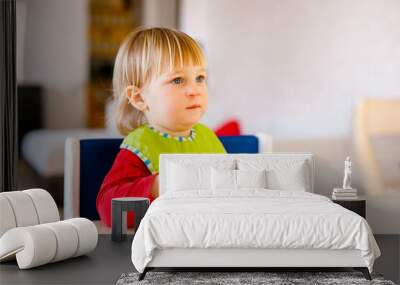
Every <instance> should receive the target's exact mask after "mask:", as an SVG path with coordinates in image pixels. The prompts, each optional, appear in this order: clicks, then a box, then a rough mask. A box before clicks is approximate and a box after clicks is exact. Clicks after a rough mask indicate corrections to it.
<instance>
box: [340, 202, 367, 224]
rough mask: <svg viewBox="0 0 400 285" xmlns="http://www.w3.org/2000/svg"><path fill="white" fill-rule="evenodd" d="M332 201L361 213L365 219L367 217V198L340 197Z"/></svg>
mask: <svg viewBox="0 0 400 285" xmlns="http://www.w3.org/2000/svg"><path fill="white" fill-rule="evenodd" d="M332 202H334V203H336V204H339V205H340V206H342V207H344V208H346V209H348V210H350V211H353V212H354V213H356V214H359V215H360V216H361V217H363V218H364V219H365V218H366V206H367V205H366V204H367V201H366V199H365V198H362V197H360V198H358V199H354V200H339V199H332Z"/></svg>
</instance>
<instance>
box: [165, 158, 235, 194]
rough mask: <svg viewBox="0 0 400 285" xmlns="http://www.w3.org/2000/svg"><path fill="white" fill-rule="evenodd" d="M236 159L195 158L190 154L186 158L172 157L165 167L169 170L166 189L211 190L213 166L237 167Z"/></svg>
mask: <svg viewBox="0 0 400 285" xmlns="http://www.w3.org/2000/svg"><path fill="white" fill-rule="evenodd" d="M235 166H236V161H235V160H234V159H226V158H223V159H215V160H214V159H213V160H210V159H208V158H206V157H204V158H199V156H198V154H197V155H196V158H195V159H191V158H190V155H185V158H181V159H173V160H172V159H171V160H169V161H167V163H166V165H165V167H166V168H165V169H166V172H167V175H166V179H165V183H166V185H165V186H166V191H167V192H168V191H185V190H194V189H195V190H199V189H200V190H209V191H210V190H211V168H212V167H213V168H216V169H235Z"/></svg>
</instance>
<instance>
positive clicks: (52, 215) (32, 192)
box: [22, 188, 60, 224]
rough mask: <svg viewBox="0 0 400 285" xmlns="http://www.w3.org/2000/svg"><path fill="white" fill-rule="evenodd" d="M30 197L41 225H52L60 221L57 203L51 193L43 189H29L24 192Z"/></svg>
mask: <svg viewBox="0 0 400 285" xmlns="http://www.w3.org/2000/svg"><path fill="white" fill-rule="evenodd" d="M22 192H23V193H26V194H28V195H29V196H30V198H31V199H32V201H33V204H34V206H35V208H36V213H37V215H38V218H39V224H44V223H51V222H56V221H59V220H60V214H59V213H58V208H57V205H56V202H55V201H54V199H53V197H52V196H51V195H50V193H49V192H47V191H45V190H43V189H39V188H37V189H28V190H24V191H22Z"/></svg>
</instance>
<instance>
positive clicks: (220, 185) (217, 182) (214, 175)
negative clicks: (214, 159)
mask: <svg viewBox="0 0 400 285" xmlns="http://www.w3.org/2000/svg"><path fill="white" fill-rule="evenodd" d="M211 189H213V190H218V189H229V190H236V170H233V169H216V168H214V167H213V168H212V169H211Z"/></svg>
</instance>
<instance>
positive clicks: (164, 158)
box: [159, 153, 315, 194]
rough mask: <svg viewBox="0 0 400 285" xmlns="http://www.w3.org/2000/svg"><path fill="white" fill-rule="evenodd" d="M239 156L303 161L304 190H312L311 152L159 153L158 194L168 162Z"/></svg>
mask: <svg viewBox="0 0 400 285" xmlns="http://www.w3.org/2000/svg"><path fill="white" fill-rule="evenodd" d="M240 158H245V159H262V160H268V161H270V162H271V163H274V162H277V161H287V162H289V163H290V161H304V165H305V166H306V167H305V180H306V185H307V186H306V191H307V192H314V168H315V166H314V158H313V155H312V154H311V153H256V154H245V153H240V154H160V162H159V163H160V173H159V175H160V190H159V191H160V194H163V193H165V192H166V185H167V179H168V178H167V168H168V164H169V163H170V162H174V161H176V162H178V161H179V162H180V163H182V161H184V160H187V161H188V162H190V163H194V164H197V163H198V164H207V163H210V164H212V163H213V161H218V160H224V161H232V162H235V163H234V165H235V167H236V166H237V164H236V161H237V160H238V159H240Z"/></svg>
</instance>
